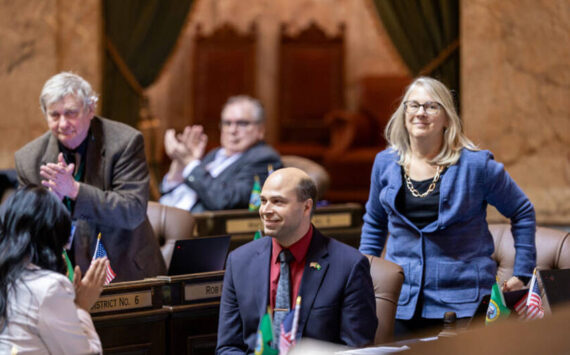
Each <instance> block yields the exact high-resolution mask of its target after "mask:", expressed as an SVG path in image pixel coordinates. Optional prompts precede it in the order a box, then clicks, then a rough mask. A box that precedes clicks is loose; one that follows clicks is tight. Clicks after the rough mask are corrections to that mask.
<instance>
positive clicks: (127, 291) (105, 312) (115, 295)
mask: <svg viewBox="0 0 570 355" xmlns="http://www.w3.org/2000/svg"><path fill="white" fill-rule="evenodd" d="M164 284H165V281H163V280H156V279H147V280H141V281H131V282H118V283H115V284H111V285H109V286H106V287H105V288H104V290H103V292H102V294H101V296H100V297H99V299H98V300H97V302H96V303H95V305H94V306H93V307H92V308H91V310H90V312H91V316H92V317H93V323H94V324H95V329H96V330H97V333H98V334H99V337H100V338H101V342H102V345H103V352H104V353H105V354H157V355H158V354H164V353H165V352H164V351H165V348H166V325H167V319H168V316H169V311H168V310H167V309H163V307H162V303H163V302H162V299H163V296H162V287H163V286H164Z"/></svg>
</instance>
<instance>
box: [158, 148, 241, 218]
mask: <svg viewBox="0 0 570 355" xmlns="http://www.w3.org/2000/svg"><path fill="white" fill-rule="evenodd" d="M241 155H242V153H238V154H233V155H230V156H227V155H226V150H225V149H224V148H221V149H220V150H218V151H217V152H216V157H215V158H214V160H212V161H211V162H210V163H208V164H207V165H206V167H205V169H206V171H208V173H209V174H210V175H212V177H214V178H216V177H218V175H220V174H221V173H222V172H223V171H224V170H225V169H227V168H228V167H229V166H230V165H232V164H233V163H235V162H236V160H238V159H239V157H241ZM200 163H201V161H200V160H194V161H193V162H191V163H189V164H188V165H186V167H184V171H183V172H182V176H183V177H184V179H185V180H186V179H187V178H188V176H190V174H191V173H192V170H194V169H195V168H196V167H197V166H198V165H200ZM162 190H163V191H169V192H168V193H167V194H165V195H162V196H161V197H160V199H159V200H158V201H159V202H160V203H161V204H163V205H168V206H173V207H178V208H181V209H183V210H187V211H190V210H191V209H192V207H193V206H194V205H195V204H196V202H198V194H197V193H196V191H194V190H193V189H192V188H191V187H190V186H188V185H186V184H185V183H184V182H181V183H172V182H168V181H167V180H166V177H164V179H163V180H162Z"/></svg>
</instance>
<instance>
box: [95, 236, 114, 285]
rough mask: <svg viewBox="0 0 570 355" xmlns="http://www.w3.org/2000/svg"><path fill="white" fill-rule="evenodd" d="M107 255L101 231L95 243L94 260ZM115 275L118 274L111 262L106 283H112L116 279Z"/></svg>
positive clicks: (106, 272) (106, 273) (106, 274)
mask: <svg viewBox="0 0 570 355" xmlns="http://www.w3.org/2000/svg"><path fill="white" fill-rule="evenodd" d="M105 257H107V251H106V250H105V247H104V246H103V242H101V233H99V235H98V236H97V244H96V245H95V253H93V260H95V259H99V258H105ZM115 276H117V275H116V274H115V272H114V271H113V269H112V268H111V264H109V265H108V266H107V270H105V285H108V284H109V283H111V281H113V279H115Z"/></svg>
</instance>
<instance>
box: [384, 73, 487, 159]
mask: <svg viewBox="0 0 570 355" xmlns="http://www.w3.org/2000/svg"><path fill="white" fill-rule="evenodd" d="M418 86H421V87H423V88H424V89H425V90H426V91H427V93H428V94H429V95H430V96H431V97H432V98H433V99H434V100H435V101H437V102H438V103H440V104H441V106H442V108H443V109H444V111H445V114H446V116H447V119H448V125H447V127H446V128H444V131H443V144H442V147H441V151H440V152H439V154H438V155H437V156H435V158H433V159H432V161H431V163H433V164H437V165H441V166H449V165H453V164H455V163H456V162H457V160H459V156H460V154H461V148H467V149H470V150H478V148H477V146H476V145H475V144H474V143H473V142H471V140H470V139H469V138H467V136H465V133H464V132H463V122H462V121H461V118H459V115H458V114H457V110H455V105H454V104H453V96H452V95H451V92H450V91H449V89H448V88H447V87H446V86H445V85H444V84H443V83H441V82H440V81H438V80H436V79H433V78H429V77H425V76H422V77H419V78H417V79H415V80H414V81H413V82H412V83H411V84H410V85H409V86H408V88H407V89H406V93H405V94H404V97H403V98H402V104H400V106H399V107H398V109H397V110H396V112H394V113H393V114H392V117H390V121H388V124H387V125H386V129H385V131H384V136H385V137H386V141H387V142H388V145H389V146H390V147H391V148H392V149H394V150H395V151H396V152H397V153H398V155H399V156H400V160H399V161H398V164H400V165H402V166H406V165H408V163H409V162H410V159H411V147H410V137H409V136H408V130H407V129H406V123H405V108H404V105H403V103H404V102H405V101H406V100H407V99H408V97H409V96H410V93H411V92H412V90H414V89H415V88H416V87H418Z"/></svg>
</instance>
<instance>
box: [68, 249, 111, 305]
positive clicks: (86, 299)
mask: <svg viewBox="0 0 570 355" xmlns="http://www.w3.org/2000/svg"><path fill="white" fill-rule="evenodd" d="M108 266H109V260H108V259H107V258H99V259H95V260H93V261H92V262H91V265H90V266H89V269H88V270H87V272H86V273H85V277H83V278H81V269H80V268H79V266H76V267H75V275H74V277H73V286H74V288H75V304H77V306H78V307H80V308H82V309H84V310H86V311H87V312H89V310H90V309H91V307H93V305H94V304H95V301H97V298H98V297H99V295H100V294H101V291H103V285H104V283H105V276H106V273H107V267H108Z"/></svg>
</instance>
